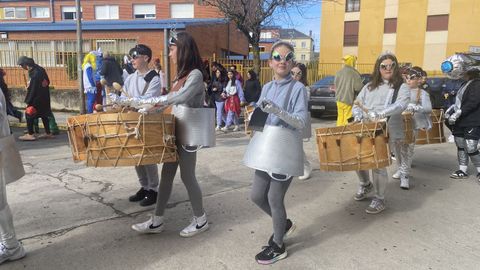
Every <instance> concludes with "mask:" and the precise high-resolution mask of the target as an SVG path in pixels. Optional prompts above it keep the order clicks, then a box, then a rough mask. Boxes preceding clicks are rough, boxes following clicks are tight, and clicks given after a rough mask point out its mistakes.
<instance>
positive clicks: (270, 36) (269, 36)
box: [260, 32, 272, 39]
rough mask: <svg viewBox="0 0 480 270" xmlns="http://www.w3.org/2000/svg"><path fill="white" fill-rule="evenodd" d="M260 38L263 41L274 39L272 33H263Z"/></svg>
mask: <svg viewBox="0 0 480 270" xmlns="http://www.w3.org/2000/svg"><path fill="white" fill-rule="evenodd" d="M260 38H261V39H268V38H272V32H261V33H260Z"/></svg>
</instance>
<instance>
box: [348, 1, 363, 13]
mask: <svg viewBox="0 0 480 270" xmlns="http://www.w3.org/2000/svg"><path fill="white" fill-rule="evenodd" d="M357 11H360V0H347V1H346V3H345V12H357Z"/></svg>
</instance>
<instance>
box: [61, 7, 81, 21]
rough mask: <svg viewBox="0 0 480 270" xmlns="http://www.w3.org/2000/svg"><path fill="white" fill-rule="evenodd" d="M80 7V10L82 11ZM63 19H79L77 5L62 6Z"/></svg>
mask: <svg viewBox="0 0 480 270" xmlns="http://www.w3.org/2000/svg"><path fill="white" fill-rule="evenodd" d="M82 11H83V10H82V8H80V12H82ZM62 19H64V20H76V19H77V9H76V8H75V7H62Z"/></svg>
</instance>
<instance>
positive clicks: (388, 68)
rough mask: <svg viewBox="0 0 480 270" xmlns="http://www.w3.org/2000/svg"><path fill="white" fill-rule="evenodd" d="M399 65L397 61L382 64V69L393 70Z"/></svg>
mask: <svg viewBox="0 0 480 270" xmlns="http://www.w3.org/2000/svg"><path fill="white" fill-rule="evenodd" d="M396 66H397V64H396V63H395V62H393V63H391V64H383V63H382V64H380V69H383V70H392V69H394V68H395V67H396Z"/></svg>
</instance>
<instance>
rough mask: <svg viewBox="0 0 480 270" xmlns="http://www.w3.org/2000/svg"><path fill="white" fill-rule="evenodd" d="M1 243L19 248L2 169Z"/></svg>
mask: <svg viewBox="0 0 480 270" xmlns="http://www.w3.org/2000/svg"><path fill="white" fill-rule="evenodd" d="M0 241H1V242H2V243H3V244H4V245H5V246H7V247H9V248H13V247H17V246H18V241H17V238H16V237H15V230H14V229H13V217H12V212H11V211H10V207H9V206H8V203H7V192H6V190H5V178H4V177H3V171H2V170H1V169H0Z"/></svg>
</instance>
